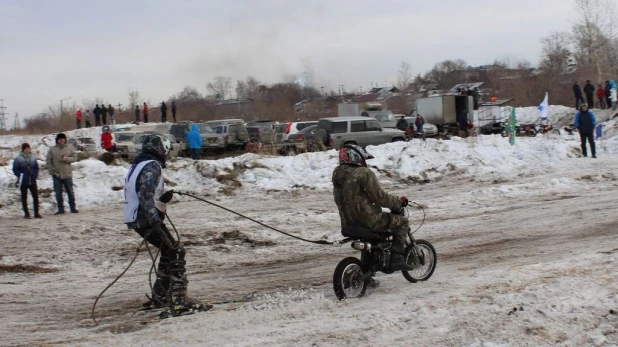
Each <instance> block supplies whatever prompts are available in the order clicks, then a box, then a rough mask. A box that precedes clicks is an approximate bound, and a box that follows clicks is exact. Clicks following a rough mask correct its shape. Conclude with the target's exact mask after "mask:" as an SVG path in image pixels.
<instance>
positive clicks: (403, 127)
mask: <svg viewBox="0 0 618 347" xmlns="http://www.w3.org/2000/svg"><path fill="white" fill-rule="evenodd" d="M396 127H397V129H399V130H401V131H406V129H408V122H407V121H406V117H401V118H399V120H398V121H397V125H396Z"/></svg>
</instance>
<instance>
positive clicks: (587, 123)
mask: <svg viewBox="0 0 618 347" xmlns="http://www.w3.org/2000/svg"><path fill="white" fill-rule="evenodd" d="M573 125H574V126H575V127H576V128H577V130H579V136H580V138H581V141H582V154H583V155H584V157H587V156H588V151H587V150H586V140H588V143H590V151H591V152H592V157H593V158H596V157H597V153H596V148H595V145H594V136H593V133H594V127H595V126H596V125H597V120H596V118H595V117H594V113H592V111H590V110H588V105H586V104H585V103H583V104H582V106H581V109H580V111H579V112H577V114H576V115H575V121H574V122H573Z"/></svg>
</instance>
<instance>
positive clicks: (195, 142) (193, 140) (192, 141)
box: [187, 124, 202, 160]
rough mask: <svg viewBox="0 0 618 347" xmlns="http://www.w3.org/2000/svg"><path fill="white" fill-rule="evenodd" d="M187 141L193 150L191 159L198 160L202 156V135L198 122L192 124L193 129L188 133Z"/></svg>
mask: <svg viewBox="0 0 618 347" xmlns="http://www.w3.org/2000/svg"><path fill="white" fill-rule="evenodd" d="M187 143H188V144H189V150H190V151H191V159H193V160H198V159H200V158H201V157H202V155H201V152H202V135H201V134H200V131H199V129H198V127H197V124H193V125H191V131H189V132H188V133H187Z"/></svg>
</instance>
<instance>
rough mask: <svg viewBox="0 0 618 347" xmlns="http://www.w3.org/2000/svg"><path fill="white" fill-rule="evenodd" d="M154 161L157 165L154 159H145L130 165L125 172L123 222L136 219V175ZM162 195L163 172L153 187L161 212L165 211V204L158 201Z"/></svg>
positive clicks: (156, 203) (137, 204) (137, 206)
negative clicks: (154, 187) (155, 186)
mask: <svg viewBox="0 0 618 347" xmlns="http://www.w3.org/2000/svg"><path fill="white" fill-rule="evenodd" d="M152 162H155V163H157V165H159V163H158V162H157V161H156V160H146V161H143V162H141V163H139V164H137V165H133V166H131V169H130V170H129V172H128V173H127V177H126V178H125V180H124V222H125V224H126V223H133V222H135V221H136V220H137V210H138V209H139V196H138V195H137V190H136V189H135V187H136V186H137V177H138V176H139V174H140V172H142V169H143V168H144V166H146V165H147V164H149V163H152ZM161 195H163V174H161V177H159V182H157V188H156V189H155V195H154V201H155V205H156V207H157V209H158V210H159V211H161V212H163V213H165V204H164V203H162V202H160V201H159V198H161Z"/></svg>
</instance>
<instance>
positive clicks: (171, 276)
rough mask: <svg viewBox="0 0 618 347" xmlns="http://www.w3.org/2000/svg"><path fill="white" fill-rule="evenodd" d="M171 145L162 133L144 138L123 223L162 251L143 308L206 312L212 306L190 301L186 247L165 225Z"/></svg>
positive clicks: (127, 182) (131, 177)
mask: <svg viewBox="0 0 618 347" xmlns="http://www.w3.org/2000/svg"><path fill="white" fill-rule="evenodd" d="M170 147H171V143H170V142H169V140H167V139H165V138H164V137H163V136H162V135H160V134H157V133H153V134H149V135H147V136H146V137H145V138H144V141H143V144H142V152H141V153H140V154H139V155H138V156H137V157H136V158H135V160H134V161H133V163H132V165H131V168H130V169H129V172H128V173H127V176H126V179H125V185H124V187H125V188H124V196H125V207H124V222H125V224H127V227H128V228H129V229H133V230H135V231H136V232H137V233H138V234H139V235H140V236H141V237H142V238H144V239H145V240H146V241H147V242H148V243H150V244H151V245H153V246H154V247H157V248H158V249H159V250H160V252H161V256H160V258H159V264H158V266H157V272H156V275H157V279H156V281H155V283H154V285H153V288H152V297H150V298H149V299H150V300H149V301H148V302H146V303H145V304H144V307H145V308H157V307H166V306H169V313H171V314H172V315H173V316H177V315H182V314H185V313H191V312H195V311H205V310H208V309H210V308H212V306H211V305H203V304H200V303H198V302H190V301H188V300H187V298H186V294H187V284H188V283H189V281H188V280H187V276H186V269H185V264H186V262H185V249H184V247H183V246H182V244H180V242H179V241H176V240H174V238H173V237H172V235H171V233H170V231H169V230H168V229H167V227H166V226H165V224H163V220H164V217H165V211H166V204H167V203H168V202H169V201H170V200H171V199H172V196H173V191H167V192H165V193H163V189H164V186H163V175H162V169H163V168H165V159H166V156H167V154H168V153H169V150H170Z"/></svg>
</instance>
